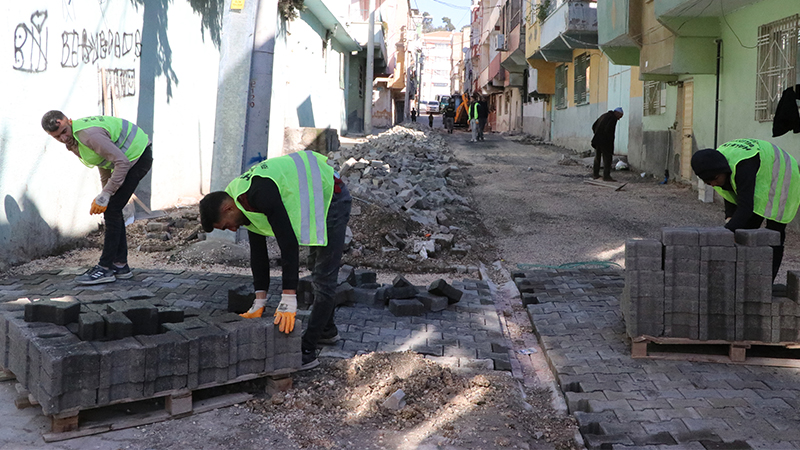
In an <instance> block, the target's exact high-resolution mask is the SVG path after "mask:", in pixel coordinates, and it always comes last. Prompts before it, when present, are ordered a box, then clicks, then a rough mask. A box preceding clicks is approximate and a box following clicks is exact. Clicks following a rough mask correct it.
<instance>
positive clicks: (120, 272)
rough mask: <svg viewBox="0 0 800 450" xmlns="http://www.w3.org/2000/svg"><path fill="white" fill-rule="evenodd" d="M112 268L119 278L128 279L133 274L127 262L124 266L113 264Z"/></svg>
mask: <svg viewBox="0 0 800 450" xmlns="http://www.w3.org/2000/svg"><path fill="white" fill-rule="evenodd" d="M111 269H112V270H113V271H114V276H115V277H116V278H117V279H119V280H127V279H128V278H131V277H132V276H133V272H132V271H131V268H130V267H128V265H127V264H125V265H124V266H122V267H117V266H114V265H112V266H111Z"/></svg>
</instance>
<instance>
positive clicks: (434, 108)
mask: <svg viewBox="0 0 800 450" xmlns="http://www.w3.org/2000/svg"><path fill="white" fill-rule="evenodd" d="M428 111H430V112H432V113H434V114H436V113H438V112H439V102H437V101H436V100H431V101H429V102H428Z"/></svg>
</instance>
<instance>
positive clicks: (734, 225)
mask: <svg viewBox="0 0 800 450" xmlns="http://www.w3.org/2000/svg"><path fill="white" fill-rule="evenodd" d="M692 170H694V173H695V174H696V175H697V177H698V178H700V179H701V180H703V182H705V183H706V184H708V185H709V186H713V187H714V189H715V190H716V191H717V192H718V193H719V194H720V195H721V196H722V198H723V199H725V220H726V224H725V228H727V229H729V230H731V231H734V230H738V229H752V228H760V227H761V224H762V223H763V222H764V219H766V221H767V224H766V228H767V229H770V230H775V231H778V232H780V233H781V244H780V245H779V246H776V247H773V252H772V279H773V281H774V280H775V276H776V275H777V274H778V269H779V268H780V266H781V261H782V260H783V243H784V241H785V240H786V224H788V223H789V222H791V221H792V219H793V218H794V216H795V214H796V213H797V208H798V206H800V171H798V168H797V161H795V159H794V158H793V157H792V155H790V154H788V153H786V152H785V151H783V150H781V149H780V148H779V147H778V146H777V145H775V144H772V143H769V142H767V141H762V140H758V139H736V140H734V141H730V142H726V143H724V144H722V145H721V146H720V147H719V148H718V149H716V150H714V149H711V148H709V149H705V150H700V151H698V152H697V153H695V154H694V155H692Z"/></svg>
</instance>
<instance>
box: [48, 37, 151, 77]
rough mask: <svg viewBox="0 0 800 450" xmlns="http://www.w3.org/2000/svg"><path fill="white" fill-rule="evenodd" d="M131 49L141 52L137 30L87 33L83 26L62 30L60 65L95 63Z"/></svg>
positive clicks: (119, 55) (136, 55)
mask: <svg viewBox="0 0 800 450" xmlns="http://www.w3.org/2000/svg"><path fill="white" fill-rule="evenodd" d="M131 50H133V55H134V56H135V57H139V56H141V54H142V34H141V32H140V31H139V30H136V31H135V32H134V33H124V32H123V33H122V35H120V33H119V32H115V31H113V30H107V31H99V32H97V33H89V32H88V31H86V29H85V28H84V29H83V31H82V32H81V33H80V34H78V32H77V31H75V30H73V31H64V32H63V33H62V34H61V67H68V68H75V67H78V63H79V62H82V63H83V64H95V63H97V61H98V60H104V59H106V58H108V57H109V55H114V56H115V57H117V58H121V57H124V56H127V55H128V54H129V53H130V52H131Z"/></svg>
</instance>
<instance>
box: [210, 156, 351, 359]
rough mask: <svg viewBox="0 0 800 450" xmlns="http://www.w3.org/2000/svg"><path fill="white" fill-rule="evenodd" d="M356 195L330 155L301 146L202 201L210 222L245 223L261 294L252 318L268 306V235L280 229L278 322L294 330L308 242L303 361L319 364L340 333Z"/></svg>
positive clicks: (227, 226) (223, 225) (231, 226)
mask: <svg viewBox="0 0 800 450" xmlns="http://www.w3.org/2000/svg"><path fill="white" fill-rule="evenodd" d="M351 202H352V199H351V197H350V193H349V191H348V190H347V186H345V184H344V183H343V182H342V181H341V179H339V177H338V175H337V174H336V173H335V172H334V170H333V168H331V166H329V165H328V164H327V158H326V157H325V156H323V155H320V154H319V153H315V152H312V151H302V152H297V153H292V154H289V155H286V156H279V157H275V158H270V159H267V160H265V161H262V162H260V163H258V164H256V165H255V166H253V167H251V168H250V169H249V170H247V171H246V172H245V173H243V174H242V175H240V176H238V177H237V178H235V179H234V180H233V181H231V182H230V183H229V184H228V186H227V187H226V188H225V191H217V192H212V193H210V194H208V195H206V196H205V197H203V199H202V200H201V201H200V222H201V223H202V225H203V229H204V230H206V231H207V232H210V231H211V230H213V229H215V228H216V229H219V230H230V231H236V230H237V229H238V228H239V227H241V226H244V227H245V228H246V229H247V232H248V237H249V239H250V268H251V270H252V272H253V286H254V288H255V291H256V299H255V301H254V302H253V306H252V307H251V308H250V310H249V311H247V312H246V313H244V314H242V317H245V318H259V317H261V316H262V314H263V313H264V306H265V304H266V301H267V290H268V289H269V255H268V253H267V243H266V236H275V239H276V240H277V242H278V247H279V248H280V251H281V263H282V269H283V273H282V284H283V286H282V287H283V290H282V294H281V301H280V304H279V305H278V308H277V310H276V311H275V319H274V323H275V325H278V327H279V330H280V331H282V332H284V333H291V332H292V331H293V330H294V327H295V317H296V314H297V283H298V272H299V246H300V245H304V246H309V247H310V250H311V253H310V256H311V257H310V259H311V260H312V261H313V263H310V264H309V266H310V268H311V275H312V284H313V286H314V305H313V306H312V309H311V315H310V316H309V318H308V326H307V327H306V330H305V332H304V333H303V339H302V351H303V361H302V364H303V365H302V367H301V369H311V368H314V367H316V366H318V365H319V360H318V359H317V354H316V349H317V345H318V344H333V343H335V342H336V341H337V340H338V339H339V332H338V330H337V328H336V324H335V323H334V307H335V304H334V295H335V293H336V283H337V279H338V275H339V265H340V263H341V259H342V252H343V249H344V239H345V232H346V230H347V222H348V221H349V220H350V204H351Z"/></svg>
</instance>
